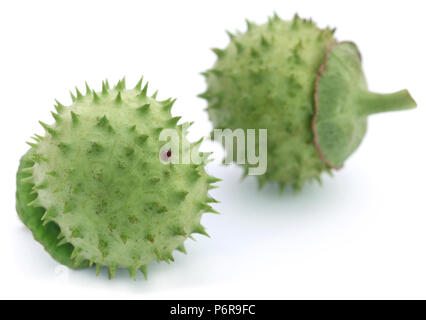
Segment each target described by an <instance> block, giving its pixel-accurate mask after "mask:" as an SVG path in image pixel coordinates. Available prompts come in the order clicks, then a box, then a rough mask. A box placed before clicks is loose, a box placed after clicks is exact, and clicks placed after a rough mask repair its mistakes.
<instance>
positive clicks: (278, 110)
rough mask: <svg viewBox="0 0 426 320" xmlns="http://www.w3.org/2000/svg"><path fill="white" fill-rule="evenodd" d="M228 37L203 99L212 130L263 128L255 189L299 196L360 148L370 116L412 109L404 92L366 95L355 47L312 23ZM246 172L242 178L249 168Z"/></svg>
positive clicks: (272, 24)
mask: <svg viewBox="0 0 426 320" xmlns="http://www.w3.org/2000/svg"><path fill="white" fill-rule="evenodd" d="M228 35H229V37H230V43H229V45H228V46H227V47H226V48H225V49H223V50H222V49H216V48H215V49H213V51H214V53H215V54H216V55H217V61H216V63H215V64H214V67H213V68H212V69H209V70H207V71H206V72H204V73H203V74H204V75H205V77H206V81H207V90H206V91H205V92H204V93H202V94H201V95H200V97H202V98H204V99H206V100H207V102H208V108H207V111H208V114H209V117H210V119H211V120H212V122H213V125H214V128H216V129H222V130H224V129H226V128H229V129H231V130H236V129H239V128H242V129H267V130H268V135H267V136H268V145H267V150H268V151H267V156H268V158H267V171H266V172H265V174H264V175H260V176H258V179H259V184H260V186H263V185H264V184H265V183H266V182H277V183H278V184H279V185H280V188H281V189H282V190H284V188H285V187H286V185H292V186H293V188H294V189H296V190H299V189H301V188H302V186H303V184H304V182H305V181H311V180H318V181H320V175H321V173H322V172H324V171H327V172H331V170H332V169H340V168H341V167H342V166H343V164H344V162H345V160H346V159H347V158H348V157H349V156H350V155H351V154H352V153H353V152H354V151H355V150H356V149H357V148H358V146H359V145H360V143H361V141H362V139H363V137H364V135H365V133H366V129H367V117H368V116H369V115H371V114H375V113H380V112H386V111H394V110H405V109H411V108H414V107H415V106H416V103H415V102H414V100H413V99H412V98H411V96H410V94H409V93H408V91H407V90H403V91H399V92H396V93H392V94H378V93H373V92H370V91H368V89H367V83H366V80H365V77H364V73H363V70H362V66H361V55H360V52H359V51H358V48H357V46H356V45H355V44H354V43H353V42H337V41H336V39H335V38H334V30H331V29H329V28H326V29H320V28H318V27H317V26H316V25H315V23H313V22H312V20H305V19H301V18H299V17H298V16H297V15H296V16H295V17H294V18H293V20H292V21H284V20H282V19H280V18H279V17H278V16H277V15H274V16H273V17H272V18H269V21H268V22H267V23H266V24H263V25H256V24H254V23H252V22H249V21H247V31H246V32H245V33H240V32H238V33H236V34H232V33H229V32H228ZM235 150H236V148H234V153H236V152H237V151H235ZM235 158H236V156H234V159H235ZM243 167H244V169H245V172H246V174H247V171H248V168H249V167H250V164H243Z"/></svg>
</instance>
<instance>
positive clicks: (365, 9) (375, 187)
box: [0, 0, 426, 299]
mask: <svg viewBox="0 0 426 320" xmlns="http://www.w3.org/2000/svg"><path fill="white" fill-rule="evenodd" d="M274 10H275V11H277V13H278V14H279V15H280V16H281V17H282V18H286V19H288V18H291V17H292V16H293V14H294V13H295V12H298V13H299V14H300V15H301V16H302V17H306V18H308V17H312V18H313V19H314V20H315V21H316V22H317V23H318V24H319V26H321V27H325V26H327V25H330V26H332V27H337V33H336V36H337V38H338V39H340V40H353V41H355V42H356V43H357V44H358V46H359V48H360V50H361V52H362V53H363V56H364V67H365V72H366V75H367V78H368V80H369V84H370V88H371V89H372V90H374V91H378V92H392V91H397V90H400V89H404V88H408V89H409V90H410V91H411V93H412V95H413V97H414V98H415V99H416V100H417V102H418V105H419V107H418V108H417V109H416V110H413V111H407V112H400V113H389V114H382V115H377V116H373V117H371V118H370V121H369V125H370V126H369V131H368V134H367V136H366V138H365V140H364V142H363V144H362V146H361V147H360V149H359V150H358V151H357V152H356V154H355V155H354V156H352V157H351V158H350V159H349V160H348V161H347V163H346V165H345V168H344V169H343V170H342V171H340V172H338V173H336V174H335V176H334V177H333V178H330V177H327V176H325V177H324V184H323V186H322V187H320V186H318V185H310V186H307V187H306V188H305V189H304V190H303V192H302V193H300V194H293V193H291V192H288V193H287V194H285V195H283V196H280V195H279V193H278V190H277V188H276V187H274V186H267V187H266V188H265V189H263V190H262V191H260V192H259V191H257V184H256V180H255V179H254V178H249V179H247V180H245V181H244V182H242V183H241V182H240V175H241V170H240V169H239V168H237V167H234V166H229V167H223V166H221V165H219V164H218V162H215V163H212V164H210V165H209V167H208V170H209V172H210V173H211V174H213V175H216V176H218V177H220V178H222V179H223V182H221V183H220V187H221V188H220V189H216V190H214V191H213V192H212V195H213V196H214V197H216V198H217V199H219V200H220V201H221V203H220V204H218V205H216V206H215V208H216V209H217V210H218V211H220V212H221V215H220V216H217V215H206V216H205V217H204V218H203V221H202V222H203V224H204V225H205V226H206V228H207V231H208V232H209V233H210V234H211V235H212V238H211V239H208V238H204V237H197V242H192V241H190V240H189V241H188V242H187V247H188V248H187V249H188V255H186V256H185V255H183V254H180V253H177V254H176V255H175V258H176V262H175V263H172V264H171V265H167V264H165V263H160V264H157V263H153V264H151V265H150V266H149V279H148V281H145V280H144V279H143V277H142V276H141V275H139V277H138V280H137V281H136V282H135V281H133V280H131V279H130V278H129V277H128V275H127V271H120V272H118V275H117V278H116V279H115V280H113V281H109V280H107V275H106V272H103V273H102V274H101V275H100V276H99V277H98V278H96V277H95V274H94V270H93V269H89V270H83V271H71V270H68V269H66V268H64V267H61V266H59V265H58V264H57V263H56V262H55V261H54V260H52V259H51V258H50V256H49V255H48V254H46V253H45V252H44V251H43V249H42V247H41V246H40V245H39V244H38V243H36V242H35V241H34V240H33V238H32V235H31V233H30V232H29V231H28V230H26V229H25V228H24V226H23V225H22V223H21V222H20V221H19V220H18V217H17V215H16V212H15V199H14V197H15V196H14V193H15V173H16V169H17V167H18V161H19V158H20V157H21V155H22V154H23V153H24V152H25V151H26V150H27V148H28V146H27V145H26V144H25V141H28V140H29V137H30V136H31V135H32V134H33V133H42V132H43V130H42V129H41V127H40V126H39V125H38V120H43V121H45V122H49V123H51V122H52V120H51V116H50V111H51V110H53V101H54V100H53V99H54V98H58V99H59V100H60V101H63V102H64V103H67V104H68V103H69V102H70V98H69V95H68V89H72V88H73V87H74V86H75V85H78V86H80V87H81V88H83V85H84V81H85V80H87V81H88V83H89V84H91V85H93V86H95V88H97V89H99V88H100V83H101V80H103V79H104V78H108V79H110V80H111V81H114V82H115V81H117V80H118V79H120V78H121V77H122V76H124V75H125V76H126V77H127V82H128V84H131V85H133V83H135V82H136V81H137V79H138V78H139V77H140V76H141V75H142V74H143V75H144V76H145V79H147V80H149V81H150V86H151V88H152V90H151V92H153V90H154V89H159V90H160V95H159V98H161V99H165V98H168V97H169V96H172V97H177V98H178V100H177V103H176V104H175V107H174V109H173V113H174V114H175V115H178V114H179V115H183V120H194V121H196V124H195V125H194V126H193V128H192V130H191V135H190V137H191V139H193V140H195V139H198V138H199V137H201V136H203V135H207V134H208V133H209V131H210V129H211V124H210V122H209V121H208V117H207V114H206V112H205V111H204V110H203V109H204V108H205V106H206V105H205V102H204V100H201V99H199V98H197V97H196V95H197V94H198V93H200V92H202V91H204V89H205V83H204V79H203V77H202V76H200V75H199V73H200V72H201V71H203V70H205V69H207V68H209V67H211V66H212V64H213V62H214V60H215V56H214V54H213V53H212V52H210V51H209V49H210V48H212V47H224V46H225V45H226V44H227V42H228V39H227V36H226V34H225V32H224V31H225V29H229V30H231V31H235V30H236V29H240V30H245V22H244V19H245V18H249V19H251V20H254V21H255V22H257V23H264V22H265V21H266V18H267V16H268V15H271V14H272V13H273V11H274ZM424 12H425V7H424V3H423V1H408V0H406V1H386V2H385V1H359V0H358V1H325V0H323V1H301V0H298V1H289V0H287V1H266V0H263V1H247V0H245V1H230V0H227V1H218V0H215V1H105V0H103V1H77V0H73V1H57V0H55V1H2V2H1V4H0V121H1V127H0V130H1V142H2V148H1V150H2V151H1V155H0V161H1V166H0V170H1V179H0V195H1V201H0V205H1V208H0V219H1V220H0V298H118V299H120V298H130V299H132V298H135V299H149V298H151V299H162V298H175V299H185V298H241V299H244V298H273V299H275V298H292V299H298V298H326V299H328V298H367V299H368V298H426V204H425V198H426V193H425V191H426V189H425V183H426V169H425V165H426V151H425V140H424V139H425V130H426V129H425V120H426V118H425V116H426V114H425V108H424V104H425V99H426V93H425V92H426V87H425V74H426V68H425V66H426V64H425V59H426V49H425V48H426V47H425V46H426V45H425V43H426V42H425V36H424V32H425V30H426V22H425V20H424ZM204 149H205V150H215V151H216V152H215V153H216V157H217V158H219V157H220V156H221V149H220V147H219V146H217V145H213V144H208V143H206V144H205V145H204Z"/></svg>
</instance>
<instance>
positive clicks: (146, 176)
mask: <svg viewBox="0 0 426 320" xmlns="http://www.w3.org/2000/svg"><path fill="white" fill-rule="evenodd" d="M141 87H142V79H141V81H139V83H138V84H137V85H136V87H135V88H134V89H130V90H128V89H126V88H125V80H124V79H123V80H120V81H119V82H118V84H117V85H116V86H115V87H114V88H110V86H109V84H108V82H107V81H105V82H103V84H102V91H101V92H95V91H94V90H91V89H90V88H89V87H88V86H87V85H86V94H84V95H83V94H82V93H81V92H80V91H79V90H78V89H77V90H76V94H72V93H71V96H72V100H73V103H72V104H71V105H70V106H67V107H66V106H64V105H62V104H61V103H59V102H58V103H57V105H56V106H55V108H56V111H57V112H56V113H52V115H53V117H54V119H55V123H54V124H53V125H47V124H45V123H41V125H42V126H43V127H44V128H45V130H46V134H45V135H44V136H39V135H36V136H35V137H34V140H35V143H29V145H30V146H31V149H30V150H29V151H28V152H27V153H26V154H25V155H24V156H23V157H22V159H21V163H20V167H19V170H18V174H17V192H16V200H17V202H16V206H17V211H18V214H19V217H20V218H21V220H22V221H23V222H24V224H25V225H26V226H27V227H28V228H29V229H30V230H31V231H32V233H33V235H34V238H35V239H36V240H37V241H39V242H40V243H41V244H42V245H43V246H44V248H45V249H46V251H47V252H48V253H50V255H51V256H52V257H53V258H54V259H56V260H57V261H59V262H60V263H62V264H64V265H66V266H68V267H71V268H81V267H86V266H92V265H93V264H96V271H97V274H98V273H99V272H100V270H101V268H102V267H104V266H105V267H107V268H108V270H109V276H110V277H111V278H112V277H114V274H115V272H116V269H117V268H126V269H128V270H129V273H130V276H131V277H133V278H135V277H136V272H137V270H141V271H142V273H143V274H144V275H145V277H146V273H147V265H148V264H149V263H150V262H152V261H154V260H161V261H165V262H167V263H169V261H173V256H172V252H173V251H174V250H178V251H181V252H184V253H185V248H184V241H185V239H186V238H187V237H190V238H192V236H191V235H192V234H194V233H198V234H202V235H208V234H207V233H206V231H205V229H204V227H203V226H202V225H201V224H200V219H201V217H202V215H203V213H204V212H212V213H215V212H216V211H215V210H214V209H213V208H212V207H211V205H210V204H211V203H213V202H216V200H214V199H213V198H212V197H210V196H209V195H208V190H209V189H211V188H213V187H214V186H213V185H212V184H213V183H215V182H217V181H218V179H216V178H214V177H211V176H209V175H208V174H207V173H206V171H205V168H204V166H205V164H206V163H207V162H208V160H207V158H208V155H209V154H206V153H201V152H199V151H198V148H199V144H200V142H197V143H192V144H191V143H189V142H188V141H187V140H186V138H185V135H186V130H183V128H184V127H185V124H179V125H178V124H177V123H178V121H179V119H180V117H172V116H171V108H172V106H173V103H174V100H171V99H168V100H165V101H158V100H157V99H156V93H155V94H154V95H152V96H148V95H147V90H148V84H146V85H145V86H144V87H143V89H141ZM164 128H169V129H176V131H177V132H179V135H180V136H179V138H180V139H182V140H184V141H185V142H186V143H187V144H188V145H189V146H190V149H191V150H193V151H194V150H195V152H198V153H199V155H200V157H201V159H202V161H201V162H200V164H193V163H190V164H175V163H172V161H171V159H173V157H175V156H176V155H174V154H172V150H171V149H170V150H165V151H163V153H164V154H161V152H160V151H161V147H162V146H164V142H161V141H160V139H159V135H160V133H161V132H162V130H163V129H164Z"/></svg>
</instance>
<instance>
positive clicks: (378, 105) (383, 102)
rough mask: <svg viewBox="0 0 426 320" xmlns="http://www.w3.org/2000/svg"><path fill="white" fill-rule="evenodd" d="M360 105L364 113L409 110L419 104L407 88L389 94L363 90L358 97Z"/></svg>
mask: <svg viewBox="0 0 426 320" xmlns="http://www.w3.org/2000/svg"><path fill="white" fill-rule="evenodd" d="M358 105H359V108H360V112H361V114H363V115H370V114H374V113H380V112H388V111H398V110H408V109H413V108H415V107H416V106H417V104H416V102H415V101H414V99H413V98H412V97H411V95H410V93H409V92H408V91H407V90H401V91H398V92H394V93H388V94H381V93H374V92H369V91H363V92H362V93H361V94H360V96H359V97H358Z"/></svg>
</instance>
